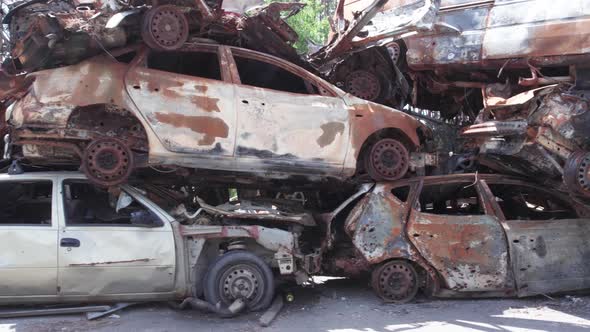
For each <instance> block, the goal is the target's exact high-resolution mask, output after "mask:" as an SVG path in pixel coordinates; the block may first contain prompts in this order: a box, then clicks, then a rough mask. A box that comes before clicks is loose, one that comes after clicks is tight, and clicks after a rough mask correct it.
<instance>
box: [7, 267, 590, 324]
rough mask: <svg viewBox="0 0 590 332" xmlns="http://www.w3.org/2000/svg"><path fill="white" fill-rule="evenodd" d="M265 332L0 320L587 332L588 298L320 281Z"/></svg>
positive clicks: (135, 315)
mask: <svg viewBox="0 0 590 332" xmlns="http://www.w3.org/2000/svg"><path fill="white" fill-rule="evenodd" d="M293 294H294V295H295V301H294V302H292V303H289V304H287V305H286V306H285V308H284V309H283V311H282V312H281V313H280V314H279V316H278V317H277V319H276V320H275V321H274V322H273V324H272V325H271V326H270V327H267V328H262V327H260V326H259V325H258V318H259V317H260V314H259V313H254V314H247V315H242V316H239V317H237V318H231V319H222V318H217V317H216V316H214V315H212V314H204V313H201V312H198V311H192V310H184V311H175V310H172V309H170V308H168V307H167V306H166V305H165V304H144V305H140V306H135V307H132V308H128V309H125V310H122V311H120V312H118V313H117V314H115V315H112V316H110V317H106V318H103V319H99V320H97V321H91V322H89V321H87V320H86V319H85V318H84V317H82V316H81V315H64V316H53V317H36V318H19V319H4V320H0V332H7V331H17V332H20V331H68V332H69V331H90V330H93V331H269V332H270V331H327V332H328V331H330V332H356V331H359V332H361V331H362V332H373V331H396V332H402V331H437V332H440V331H452V332H455V331H458V332H460V331H489V332H497V331H589V330H590V310H589V309H590V296H587V295H585V296H580V295H575V296H560V297H552V298H549V297H536V298H527V299H480V300H437V299H426V298H418V299H417V300H416V301H414V302H413V303H410V304H404V305H393V304H383V303H381V302H380V301H379V300H378V299H377V298H376V297H375V296H374V295H373V293H372V291H371V290H370V289H369V288H368V286H367V285H366V283H365V282H359V281H355V280H345V279H332V280H325V281H324V282H323V283H322V284H319V285H317V286H316V287H314V288H305V289H301V288H297V289H294V290H293Z"/></svg>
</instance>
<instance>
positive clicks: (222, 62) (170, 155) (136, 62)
mask: <svg viewBox="0 0 590 332" xmlns="http://www.w3.org/2000/svg"><path fill="white" fill-rule="evenodd" d="M150 52H153V50H150V49H147V48H142V49H141V50H140V51H139V53H138V55H137V56H136V57H135V58H134V59H133V60H132V61H131V62H130V64H129V69H128V71H127V73H126V74H125V77H124V81H125V82H124V86H125V88H126V90H127V95H128V97H129V98H130V100H131V103H133V104H134V106H135V108H136V109H137V111H138V113H139V114H140V115H141V117H142V119H143V122H144V123H145V124H146V125H147V126H148V127H149V128H148V129H149V130H147V131H148V134H150V135H153V139H150V153H149V163H150V164H174V165H178V166H185V167H191V168H208V169H221V170H237V168H236V167H235V165H234V162H233V160H234V156H233V153H234V150H235V149H234V145H235V141H236V137H235V128H234V126H235V124H236V121H237V114H236V107H235V102H234V101H235V100H234V99H235V98H234V88H233V80H234V78H233V77H232V73H231V71H230V70H229V68H227V67H228V61H227V57H226V55H225V52H224V46H221V45H216V44H205V43H198V44H187V45H185V46H183V47H182V48H180V49H179V50H175V51H173V52H188V53H190V52H213V53H216V54H217V58H218V62H219V66H220V74H221V80H214V79H208V78H200V77H198V76H192V75H186V74H185V75H183V74H174V73H171V72H166V71H162V70H157V69H150V68H149V67H148V64H147V58H148V56H149V54H150ZM171 52H172V51H171ZM138 68H139V69H141V70H148V71H154V72H156V73H158V72H162V73H167V74H174V75H178V76H180V77H181V78H183V79H185V80H191V79H192V80H200V79H202V80H210V81H212V82H214V83H218V84H226V85H231V89H227V87H226V88H225V89H224V91H226V93H228V94H231V98H223V99H224V101H223V102H225V103H231V105H230V106H229V107H228V108H225V109H224V110H226V112H227V113H228V114H227V117H228V118H227V119H228V122H229V123H225V121H223V120H222V119H220V118H219V117H217V116H216V113H219V112H217V111H216V110H212V111H211V112H207V114H205V115H204V116H203V117H207V118H210V121H215V123H214V124H213V125H214V127H215V128H221V127H224V126H227V138H226V139H227V140H228V141H229V140H231V142H232V144H231V145H232V146H229V147H228V148H227V149H223V148H222V147H218V144H219V143H218V142H217V137H214V138H215V142H214V143H217V144H216V145H215V146H214V147H212V148H211V149H203V150H202V151H182V150H179V151H172V150H170V149H169V148H170V144H169V143H166V142H165V140H166V139H167V138H166V136H168V135H172V136H175V135H176V136H178V135H179V133H178V131H179V130H180V129H191V128H188V127H186V126H185V127H182V128H179V127H178V126H176V127H175V126H174V125H173V127H172V128H174V130H167V131H166V133H168V134H167V135H163V134H162V132H161V130H160V132H158V131H157V130H156V128H155V126H161V125H164V124H165V123H164V122H162V121H158V120H154V119H151V118H150V116H148V114H146V112H145V111H144V110H142V108H141V107H140V105H138V103H137V102H136V101H135V100H134V98H133V91H132V90H133V89H135V87H136V86H138V87H139V88H142V87H141V84H140V83H141V80H139V79H138V78H137V77H136V76H137V74H135V75H134V73H135V71H136V70H137V69H138ZM146 88H147V87H146ZM154 89H158V92H162V93H163V92H164V91H163V90H162V91H160V90H159V89H160V87H156V88H154ZM202 90H203V91H202V93H203V94H204V97H207V98H209V100H210V101H211V102H212V103H216V102H219V101H220V100H221V99H219V98H215V96H210V97H209V96H207V91H206V89H202ZM216 99H217V100H216ZM218 108H219V107H218ZM220 109H221V108H220ZM230 112H231V113H233V115H232V114H230ZM218 115H219V114H218ZM152 118H153V116H152ZM168 118H170V117H168ZM166 120H170V121H169V122H174V120H173V119H171V118H170V119H166ZM181 126H184V125H183V124H181ZM177 127H178V128H177ZM205 127H207V126H205ZM208 127H211V126H208ZM191 130H192V129H191ZM195 131H196V130H195ZM213 135H216V134H215V133H214V134H213ZM205 136H206V135H205ZM204 138H205V137H204ZM179 139H180V138H179ZM155 142H157V144H154V143H155Z"/></svg>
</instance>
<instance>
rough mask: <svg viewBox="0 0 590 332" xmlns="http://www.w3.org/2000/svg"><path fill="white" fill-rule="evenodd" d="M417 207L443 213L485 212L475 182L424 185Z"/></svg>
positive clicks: (475, 213) (471, 213)
mask: <svg viewBox="0 0 590 332" xmlns="http://www.w3.org/2000/svg"><path fill="white" fill-rule="evenodd" d="M417 209H418V210H419V211H421V212H425V213H432V214H442V215H482V214H485V213H484V210H483V207H482V205H481V204H480V201H479V197H478V195H477V190H476V186H475V185H474V184H473V183H469V182H461V183H445V184H437V185H424V186H423V187H422V192H421V193H420V199H419V205H418V207H417Z"/></svg>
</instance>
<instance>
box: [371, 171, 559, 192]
mask: <svg viewBox="0 0 590 332" xmlns="http://www.w3.org/2000/svg"><path fill="white" fill-rule="evenodd" d="M476 177H477V179H478V180H487V181H494V182H503V183H506V184H526V185H533V186H538V187H542V186H543V185H542V184H539V183H537V182H532V181H531V180H529V179H526V178H521V177H516V176H509V175H504V174H482V173H463V174H448V175H433V176H420V177H414V178H410V179H401V180H398V181H394V182H387V183H382V184H385V185H389V186H391V187H399V186H404V185H410V184H413V183H417V182H420V181H424V182H426V183H428V184H441V183H448V182H458V181H473V180H474V178H476ZM556 190H557V189H556Z"/></svg>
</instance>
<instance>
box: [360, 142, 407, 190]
mask: <svg viewBox="0 0 590 332" xmlns="http://www.w3.org/2000/svg"><path fill="white" fill-rule="evenodd" d="M409 167H410V153H409V152H408V149H407V148H406V147H405V145H404V144H403V143H402V142H400V141H398V140H395V139H392V138H383V139H380V140H378V141H377V142H375V143H374V144H373V145H371V146H370V148H369V150H368V153H367V155H366V156H365V169H366V170H367V173H369V176H370V177H371V179H373V180H374V181H393V180H397V179H400V178H402V177H403V176H404V175H406V173H407V172H408V168H409Z"/></svg>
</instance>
